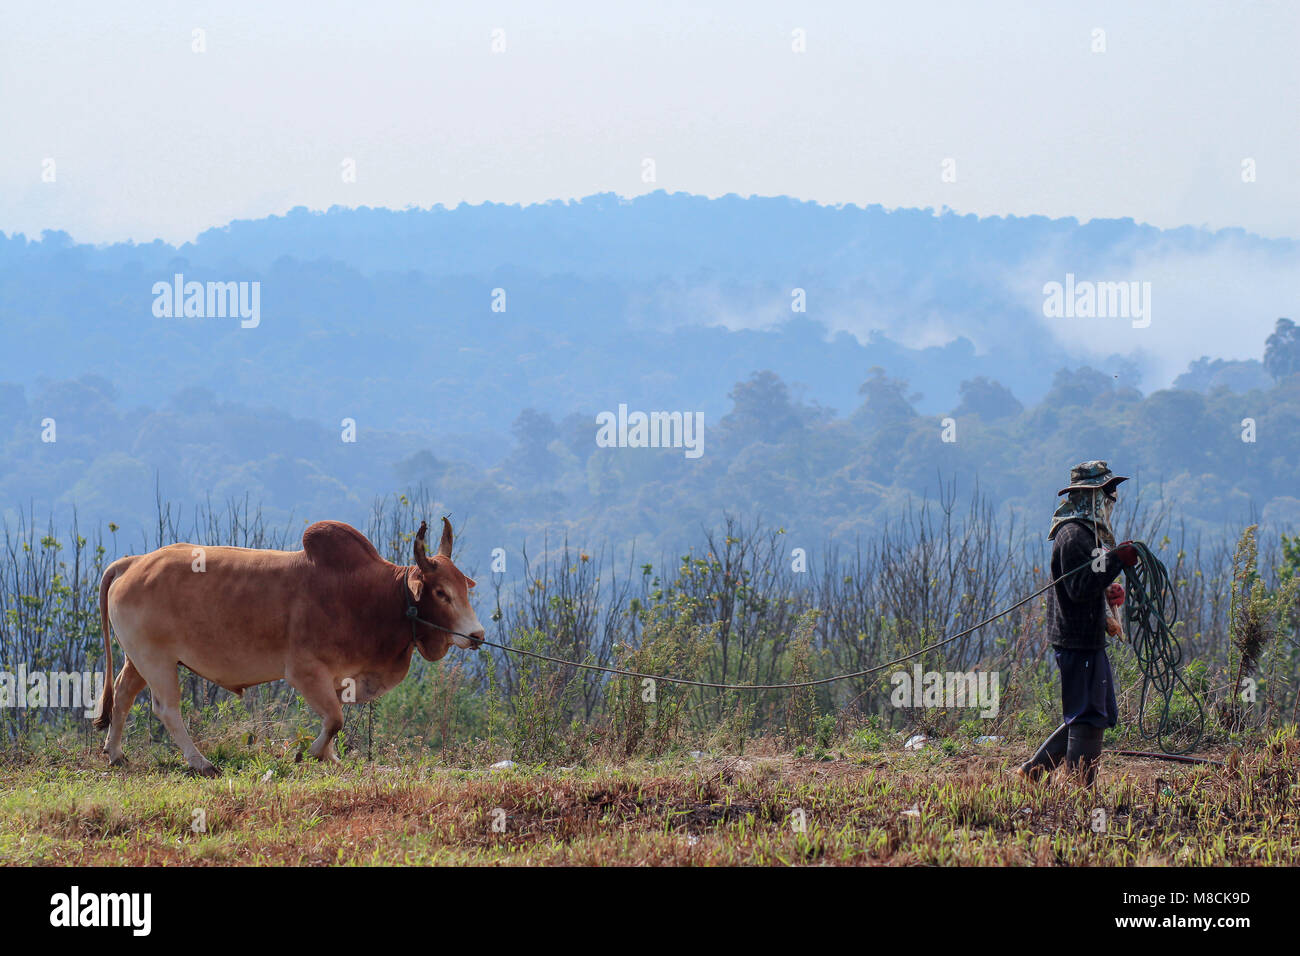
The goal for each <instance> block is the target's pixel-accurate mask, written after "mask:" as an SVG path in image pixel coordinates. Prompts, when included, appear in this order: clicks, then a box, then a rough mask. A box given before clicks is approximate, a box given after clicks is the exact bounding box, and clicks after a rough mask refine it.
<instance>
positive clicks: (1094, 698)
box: [1016, 461, 1138, 786]
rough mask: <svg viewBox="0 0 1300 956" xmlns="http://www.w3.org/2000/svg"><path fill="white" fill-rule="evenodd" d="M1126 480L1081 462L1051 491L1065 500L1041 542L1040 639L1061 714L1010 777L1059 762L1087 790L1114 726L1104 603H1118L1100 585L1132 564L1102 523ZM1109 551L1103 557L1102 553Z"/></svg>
mask: <svg viewBox="0 0 1300 956" xmlns="http://www.w3.org/2000/svg"><path fill="white" fill-rule="evenodd" d="M1127 480H1128V479H1127V478H1125V477H1122V476H1120V475H1114V474H1111V471H1110V468H1109V467H1107V465H1106V462H1104V461H1085V462H1081V463H1080V464H1078V465H1075V466H1074V467H1073V468H1072V469H1070V484H1069V485H1068V486H1066V487H1065V488H1062V489H1061V490H1060V491H1058V492H1057V495H1058V496H1059V495H1066V496H1067V497H1066V499H1065V501H1064V502H1063V503H1062V504H1061V506H1060V507H1058V508H1057V509H1056V513H1055V514H1054V515H1053V516H1052V528H1051V530H1050V531H1049V532H1048V534H1047V537H1048V539H1049V540H1050V541H1051V542H1052V578H1053V579H1054V580H1056V579H1059V578H1061V576H1062V575H1064V574H1067V573H1068V572H1070V571H1073V570H1074V569H1075V568H1077V567H1078V566H1079V565H1081V564H1086V565H1087V567H1085V568H1084V569H1083V570H1082V571H1076V572H1075V573H1074V574H1071V575H1070V576H1069V577H1067V578H1065V579H1064V580H1056V583H1055V585H1054V586H1053V587H1052V589H1051V590H1050V591H1049V592H1048V593H1049V598H1048V606H1047V638H1048V640H1049V641H1051V643H1052V646H1053V648H1054V649H1055V651H1056V665H1057V667H1058V668H1059V669H1060V671H1061V713H1062V716H1063V718H1064V722H1063V723H1062V724H1061V726H1060V727H1058V728H1057V729H1056V731H1055V732H1054V733H1053V734H1052V735H1051V736H1050V737H1048V738H1047V740H1046V741H1044V742H1043V745H1042V746H1041V747H1039V748H1038V752H1037V753H1035V754H1034V755H1033V757H1031V758H1030V759H1029V760H1028V761H1027V762H1026V763H1024V764H1021V766H1020V767H1019V768H1018V769H1017V771H1016V772H1017V773H1018V774H1020V775H1021V776H1022V777H1029V778H1037V777H1040V776H1042V775H1043V774H1044V773H1047V772H1049V771H1051V770H1053V769H1055V768H1056V767H1057V766H1058V765H1060V764H1062V763H1064V765H1065V767H1066V768H1067V769H1069V770H1072V771H1080V772H1082V775H1083V779H1084V782H1085V784H1086V785H1087V786H1091V785H1092V782H1093V779H1094V777H1095V775H1096V772H1097V761H1098V758H1099V756H1100V755H1101V738H1102V735H1103V734H1104V733H1105V732H1106V728H1107V727H1114V726H1115V724H1116V723H1117V722H1118V720H1119V712H1118V708H1117V706H1116V704H1115V688H1114V685H1113V683H1112V678H1111V672H1110V659H1109V658H1108V657H1107V656H1106V635H1107V633H1108V631H1109V633H1111V634H1112V635H1117V633H1118V632H1119V630H1120V629H1119V628H1118V626H1116V625H1114V624H1111V625H1110V627H1109V628H1108V621H1109V620H1110V615H1109V614H1108V607H1107V605H1108V601H1109V602H1110V603H1111V604H1113V603H1114V602H1115V601H1116V600H1117V599H1118V600H1122V597H1121V596H1120V594H1122V592H1118V591H1117V590H1110V592H1109V594H1108V586H1109V585H1110V584H1111V582H1112V581H1114V580H1115V578H1116V577H1118V576H1119V573H1120V571H1121V570H1123V568H1124V567H1133V566H1134V565H1136V564H1137V562H1138V556H1137V549H1135V548H1134V547H1133V544H1132V542H1129V541H1125V542H1124V543H1123V544H1121V545H1119V546H1118V547H1116V546H1115V535H1114V532H1112V531H1111V526H1110V517H1111V513H1112V512H1113V511H1114V509H1115V502H1116V501H1117V500H1118V499H1117V498H1116V495H1115V489H1116V487H1118V486H1119V484H1120V483H1121V482H1124V481H1127ZM1108 549H1109V550H1108Z"/></svg>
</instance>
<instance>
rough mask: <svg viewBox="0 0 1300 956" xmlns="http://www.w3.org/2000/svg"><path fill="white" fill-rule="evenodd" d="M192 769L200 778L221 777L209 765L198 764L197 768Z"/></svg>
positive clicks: (215, 769)
mask: <svg viewBox="0 0 1300 956" xmlns="http://www.w3.org/2000/svg"><path fill="white" fill-rule="evenodd" d="M192 769H193V770H194V772H195V773H196V774H198V775H199V776H200V777H218V776H220V775H221V773H220V771H218V770H217V768H216V767H214V766H212V764H210V763H203V764H199V766H197V767H193V768H192Z"/></svg>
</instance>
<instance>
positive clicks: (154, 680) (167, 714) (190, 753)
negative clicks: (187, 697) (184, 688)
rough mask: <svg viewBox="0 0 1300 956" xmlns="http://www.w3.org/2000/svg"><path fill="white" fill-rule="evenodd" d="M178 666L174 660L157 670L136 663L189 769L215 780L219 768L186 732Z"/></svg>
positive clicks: (164, 724) (155, 707) (155, 711)
mask: <svg viewBox="0 0 1300 956" xmlns="http://www.w3.org/2000/svg"><path fill="white" fill-rule="evenodd" d="M177 663H178V662H177V661H172V662H171V664H169V665H159V666H158V667H156V668H155V667H153V665H145V664H144V663H143V662H141V661H137V662H136V667H137V668H140V670H141V675H142V676H143V677H144V679H145V680H146V681H148V682H149V690H150V692H151V693H152V694H153V712H154V713H155V714H157V715H158V719H159V720H161V721H162V722H163V726H164V727H166V728H167V733H169V734H171V737H172V740H174V741H176V746H178V747H180V748H181V752H182V753H184V754H185V761H186V762H187V763H188V764H189V765H190V769H192V770H193V771H194V772H195V773H200V774H202V775H203V776H205V777H215V776H216V775H217V768H216V767H214V766H213V765H212V763H211V762H210V761H209V760H208V758H207V757H205V756H203V754H201V753H199V748H198V747H196V746H194V741H193V740H191V739H190V735H189V733H188V731H186V729H185V722H184V721H183V720H181V682H180V678H179V677H178V676H177V673H176V665H177Z"/></svg>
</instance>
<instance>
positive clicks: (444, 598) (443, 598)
mask: <svg viewBox="0 0 1300 956" xmlns="http://www.w3.org/2000/svg"><path fill="white" fill-rule="evenodd" d="M437 594H438V600H439V601H450V600H451V598H449V597H447V592H446V591H444V590H443V589H442V588H438V591H437Z"/></svg>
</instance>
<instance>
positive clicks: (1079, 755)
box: [1065, 724, 1106, 787]
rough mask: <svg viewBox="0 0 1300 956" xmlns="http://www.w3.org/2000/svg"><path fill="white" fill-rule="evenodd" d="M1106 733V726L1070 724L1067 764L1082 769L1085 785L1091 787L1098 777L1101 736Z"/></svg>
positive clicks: (1073, 768)
mask: <svg viewBox="0 0 1300 956" xmlns="http://www.w3.org/2000/svg"><path fill="white" fill-rule="evenodd" d="M1105 733H1106V728H1105V727H1094V726H1092V724H1071V725H1070V742H1069V745H1068V746H1067V748H1066V752H1065V766H1066V768H1067V769H1069V770H1074V771H1082V774H1083V785H1084V786H1085V787H1091V786H1092V782H1093V780H1095V779H1096V778H1097V764H1098V762H1099V760H1100V757H1101V738H1102V736H1103V735H1104V734H1105Z"/></svg>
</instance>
